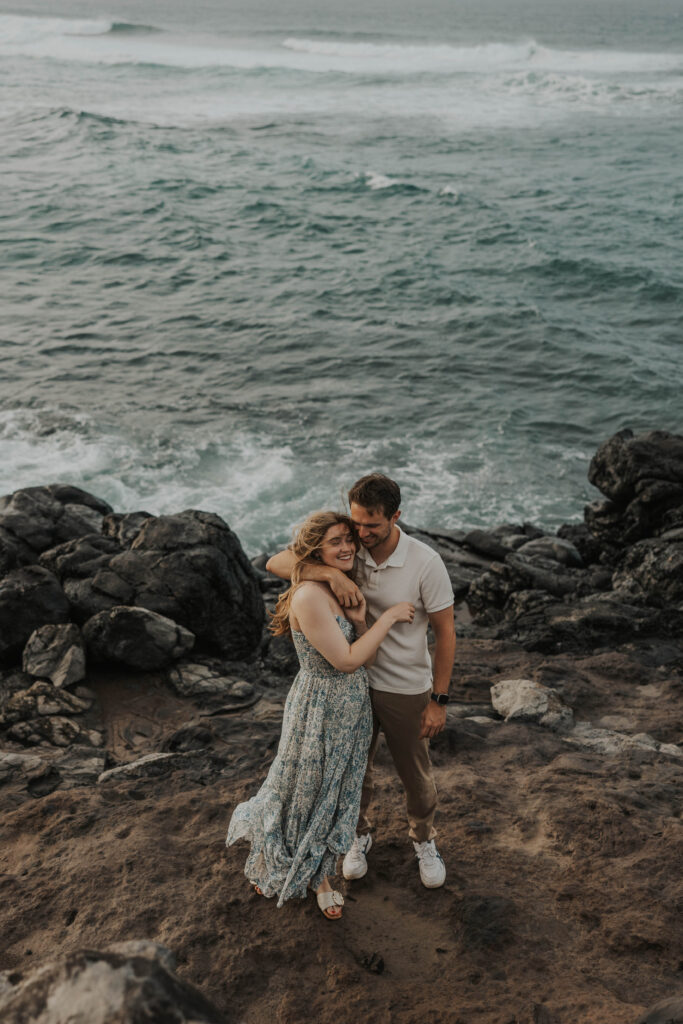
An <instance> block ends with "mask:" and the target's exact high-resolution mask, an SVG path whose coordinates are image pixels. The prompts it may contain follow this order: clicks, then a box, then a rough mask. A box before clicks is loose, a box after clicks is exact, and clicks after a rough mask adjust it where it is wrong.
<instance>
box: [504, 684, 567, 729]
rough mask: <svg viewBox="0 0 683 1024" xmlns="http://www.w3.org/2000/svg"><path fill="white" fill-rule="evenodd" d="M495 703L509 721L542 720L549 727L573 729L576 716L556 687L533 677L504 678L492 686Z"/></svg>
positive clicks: (541, 723)
mask: <svg viewBox="0 0 683 1024" xmlns="http://www.w3.org/2000/svg"><path fill="white" fill-rule="evenodd" d="M491 703H492V704H493V707H494V708H495V709H496V711H497V712H498V713H499V714H501V715H503V717H504V718H505V721H506V722H510V721H520V720H521V721H527V722H538V723H539V725H544V726H546V727H547V728H549V729H554V730H558V731H559V730H564V729H569V728H571V726H572V724H573V721H574V715H573V712H572V709H571V708H570V707H569V706H568V705H567V704H565V703H564V702H563V700H562V698H561V697H560V696H559V694H558V693H557V691H556V690H552V689H550V688H549V687H547V686H541V684H540V683H537V682H534V680H533V679H503V680H501V682H499V683H496V684H495V685H494V686H492V687H491Z"/></svg>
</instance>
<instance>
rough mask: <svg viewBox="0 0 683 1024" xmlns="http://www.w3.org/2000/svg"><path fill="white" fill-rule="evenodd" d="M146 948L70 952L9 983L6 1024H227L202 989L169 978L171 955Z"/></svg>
mask: <svg viewBox="0 0 683 1024" xmlns="http://www.w3.org/2000/svg"><path fill="white" fill-rule="evenodd" d="M137 945H138V946H139V945H141V944H137ZM145 945H146V946H148V947H149V948H148V949H146V950H140V951H139V952H137V951H136V946H135V945H133V946H132V948H131V949H130V950H127V948H126V947H127V946H128V944H117V945H116V947H114V949H118V950H119V951H118V952H114V951H113V950H112V951H109V952H103V953H100V952H95V951H91V950H84V951H79V952H76V953H69V954H68V955H67V956H66V957H65V958H64V959H63V960H59V961H57V962H56V963H50V964H47V965H46V966H44V967H41V968H39V969H38V970H36V971H34V972H32V973H31V974H30V975H29V976H28V977H27V978H25V979H22V980H17V981H16V982H15V984H11V983H10V986H9V987H7V988H5V991H4V993H3V995H2V996H0V1016H1V1017H2V1020H3V1022H4V1024H26V1022H27V1021H36V1022H38V1021H45V1022H46V1024H47V1022H48V1020H49V1022H50V1024H76V1022H78V1024H81V1022H83V1024H85V1022H86V1021H88V1022H95V1021H97V1022H98V1024H142V1022H143V1021H144V1022H145V1024H170V1022H171V1021H172V1022H173V1024H226V1020H225V1017H224V1016H223V1014H222V1013H220V1012H219V1011H218V1010H217V1009H216V1007H215V1006H213V1005H212V1004H211V1003H209V1001H208V1000H207V999H205V998H204V996H203V995H202V994H201V992H199V990H198V989H196V988H194V987H193V986H192V985H190V984H189V983H188V982H186V981H182V980H181V979H180V978H178V977H177V976H176V975H175V974H173V973H171V971H170V970H169V965H170V962H171V961H170V960H169V956H168V951H167V950H164V948H163V947H158V951H157V952H156V953H155V952H154V950H153V946H154V944H153V943H148V944H145ZM11 980H12V976H10V981H11Z"/></svg>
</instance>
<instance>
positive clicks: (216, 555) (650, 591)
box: [0, 431, 683, 1024]
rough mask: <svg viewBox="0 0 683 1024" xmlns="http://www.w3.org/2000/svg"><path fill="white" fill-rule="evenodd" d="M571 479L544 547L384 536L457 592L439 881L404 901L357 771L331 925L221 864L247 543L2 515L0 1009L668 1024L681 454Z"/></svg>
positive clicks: (29, 508) (677, 988)
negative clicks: (428, 563) (362, 867)
mask: <svg viewBox="0 0 683 1024" xmlns="http://www.w3.org/2000/svg"><path fill="white" fill-rule="evenodd" d="M589 479H590V481H591V482H592V483H593V484H594V485H595V486H596V487H598V488H599V489H600V491H601V492H602V494H603V495H604V500H602V501H599V502H596V503H594V504H592V505H590V506H588V507H587V508H586V510H585V516H584V523H583V524H580V525H576V524H571V525H565V526H563V527H561V528H560V529H559V530H558V531H557V533H556V534H552V535H551V534H547V533H544V532H543V531H541V530H540V529H538V528H537V527H535V526H534V525H532V524H529V523H523V524H503V525H500V526H496V527H493V528H492V529H490V530H472V531H461V530H455V529H452V530H446V529H444V530H442V531H434V530H430V531H425V530H420V529H418V528H414V527H406V529H408V531H409V532H411V533H413V534H414V535H415V536H417V537H419V538H420V539H422V540H424V541H425V542H426V543H428V544H430V545H431V546H433V547H434V548H436V549H437V550H438V551H439V553H440V554H441V556H442V557H443V559H444V561H445V563H446V566H447V568H448V571H449V575H450V578H451V582H452V585H453V591H454V597H455V602H456V618H457V621H458V627H459V628H458V636H459V650H458V655H457V657H456V670H455V673H454V678H453V684H452V691H451V692H452V695H453V697H454V703H453V704H452V705H451V706H450V707H449V713H448V725H447V729H446V730H445V732H444V734H442V736H441V737H439V738H438V740H437V741H436V742H435V743H434V744H433V760H434V764H435V771H436V776H437V784H438V786H439V790H440V793H441V815H440V821H439V828H440V847H441V849H442V852H444V855H445V858H446V862H447V865H448V867H449V875H448V880H447V883H446V886H445V888H444V890H442V891H441V892H440V893H439V894H435V893H430V892H427V891H426V890H422V889H421V887H420V885H419V881H418V880H417V874H416V871H415V869H414V864H413V863H412V861H411V856H412V851H411V850H410V849H409V846H408V844H407V843H406V839H405V826H404V823H403V811H402V807H401V798H400V792H399V788H398V784H397V782H396V780H395V777H394V775H393V771H392V768H391V765H390V762H389V760H388V756H387V754H386V752H383V753H381V755H380V777H381V779H380V787H379V789H380V802H379V820H378V832H377V841H376V847H375V850H373V863H372V867H371V871H370V872H369V874H368V876H367V877H366V879H364V880H363V881H362V882H361V883H354V886H353V887H352V888H349V889H348V893H347V895H348V897H349V898H348V903H347V912H346V913H345V915H344V921H343V922H342V923H341V924H340V926H339V927H334V928H330V927H329V925H328V924H327V923H326V922H324V921H318V920H317V916H316V912H315V910H314V908H313V907H312V906H311V907H308V906H307V905H304V906H302V905H297V906H289V905H288V906H286V907H285V908H283V909H282V910H281V911H275V909H274V908H273V907H272V906H271V905H270V904H268V903H267V902H266V901H259V900H258V898H256V897H254V896H253V894H251V893H250V891H249V890H248V888H247V887H246V886H245V885H244V880H243V876H242V874H241V872H242V861H243V851H241V850H239V849H237V848H235V849H231V850H230V851H225V850H224V849H223V847H222V843H223V838H224V833H225V830H226V826H227V822H228V820H229V816H230V812H231V809H232V807H233V806H234V805H235V803H237V802H238V801H239V800H240V799H242V798H243V797H244V796H245V795H248V794H249V793H250V792H253V790H254V788H255V786H256V785H257V784H258V782H259V781H260V779H261V778H262V776H263V774H264V772H265V770H266V769H267V766H268V764H269V763H270V760H271V759H272V757H273V755H274V752H275V749H276V747H277V740H278V736H279V726H280V719H281V714H282V707H283V703H284V699H285V697H286V693H287V689H288V686H289V684H290V682H291V679H292V677H293V674H294V672H295V671H296V658H295V656H294V653H293V649H292V647H291V645H290V644H289V643H288V642H287V641H286V640H282V639H273V638H271V637H270V635H269V633H268V631H267V626H266V613H267V611H268V610H269V609H271V608H272V607H273V604H274V602H275V600H276V598H277V594H278V592H279V591H280V589H281V588H282V583H281V581H279V580H277V579H275V578H274V577H272V576H270V575H269V574H268V573H267V572H266V571H265V568H264V566H265V562H266V561H267V557H268V555H267V554H263V555H260V556H258V557H257V558H255V559H252V560H251V561H250V560H249V559H248V558H247V557H246V555H245V553H244V551H243V550H242V547H241V545H240V542H239V539H238V538H237V537H236V536H235V534H234V533H233V532H232V531H231V530H230V528H229V527H228V526H227V524H226V523H225V522H223V520H221V519H220V517H218V516H216V515H212V514H209V513H205V512H200V511H196V510H191V511H185V512H181V513H179V514H177V515H170V516H158V517H155V516H151V515H149V514H148V513H146V512H134V513H128V514H120V513H117V512H115V511H114V510H113V509H112V508H111V507H110V506H109V505H107V504H106V503H105V502H102V501H101V500H100V499H98V498H97V497H95V496H93V495H90V494H87V493H86V492H84V491H82V490H80V489H78V488H75V487H72V486H68V485H64V484H52V485H49V486H44V487H34V488H28V489H24V490H22V491H16V492H15V493H14V494H11V495H7V496H6V497H4V498H0V800H1V801H2V807H3V817H2V825H1V826H0V829H1V831H0V835H1V841H2V848H3V855H4V856H3V860H4V862H5V865H6V866H3V868H2V874H0V884H1V885H2V891H3V895H4V899H3V900H2V905H1V906H0V934H2V936H3V939H2V941H1V942H0V972H1V973H0V1017H1V1018H2V1020H3V1021H7V1022H8V1024H19V1022H20V1021H22V1022H23V1021H26V1020H37V1021H40V1020H44V1021H45V1022H46V1024H47V1022H48V1021H50V1022H51V1024H59V1022H61V1021H64V1022H65V1024H66V1021H67V1020H69V1021H70V1022H72V1024H73V1022H74V1021H81V1020H82V1021H83V1022H84V1024H85V1022H86V1021H88V1022H93V1021H95V1020H102V1021H110V1020H111V1021H114V1020H116V1021H122V1022H125V1021H131V1022H132V1021H137V1020H142V1019H144V1020H146V1021H150V1022H159V1024H162V1022H166V1021H170V1020H177V1021H184V1020H187V1021H188V1022H189V1021H204V1020H206V1021H225V1022H235V1024H237V1022H244V1024H252V1022H254V1024H255V1022H260V1021H262V1020H263V1019H265V1018H266V1017H269V1018H271V1019H273V1020H276V1021H281V1022H283V1024H298V1022H299V1021H304V1020H315V1021H320V1022H327V1021H330V1022H332V1021H335V1022H339V1021H346V1020H351V1019H354V1020H356V1019H362V1020H364V1021H372V1022H374V1021H376V1022H378V1024H385V1022H387V1024H388V1022H392V1024H393V1022H399V1024H412V1022H413V1021H415V1020H428V1021H434V1022H441V1021H443V1022H446V1021H448V1022H449V1024H451V1022H452V1024H456V1022H458V1021H459V1022H460V1024H474V1022H475V1021H476V1022H477V1024H489V1022H490V1024H538V1022H542V1024H567V1022H570V1021H571V1022H581V1024H593V1022H595V1024H636V1022H637V1021H638V1022H642V1024H646V1022H647V1024H658V1022H659V1024H665V1022H674V1024H678V1022H683V926H682V924H681V919H682V916H683V915H681V910H682V909H683V893H682V891H681V883H680V877H681V871H680V867H681V863H683V839H682V831H681V818H680V815H681V778H682V775H683V711H682V706H681V695H682V693H683V437H680V436H677V435H672V434H669V433H666V432H664V431H653V432H651V433H648V434H644V435H640V436H638V437H634V436H633V435H632V434H631V432H630V431H621V432H619V433H618V434H616V435H615V436H614V437H612V438H611V439H610V440H608V441H607V442H605V444H603V445H601V447H600V448H599V449H598V451H597V452H596V454H595V456H594V458H593V460H592V462H591V464H590V467H589ZM164 947H168V948H164ZM169 950H171V951H172V952H169ZM95 978H97V979H99V980H98V981H97V985H99V986H100V988H99V989H98V991H99V993H100V994H99V996H98V1000H99V1001H98V1003H97V1007H96V1008H94V1004H93V1003H92V997H91V996H87V993H92V991H93V985H94V984H95V982H94V981H93V979H95ZM195 986H196V987H195ZM198 990H200V991H198ZM200 993H203V995H202V994H200ZM88 999H91V1001H90V1002H88ZM117 1000H118V1002H117ZM48 1004H49V1007H50V1009H49V1013H48V1009H46V1007H48ZM81 1006H82V1007H83V1008H82V1009H80V1007H81ZM171 1006H172V1007H173V1008H174V1009H173V1016H170V1012H171V1011H170V1010H169V1007H171ZM74 1007H77V1008H78V1009H77V1011H74V1010H73V1008H74ZM73 1012H77V1013H79V1014H81V1015H80V1016H73ZM50 1014H51V1015H50ZM69 1014H71V1016H69ZM97 1014H99V1016H98V1015H97Z"/></svg>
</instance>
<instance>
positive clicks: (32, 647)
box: [22, 623, 85, 686]
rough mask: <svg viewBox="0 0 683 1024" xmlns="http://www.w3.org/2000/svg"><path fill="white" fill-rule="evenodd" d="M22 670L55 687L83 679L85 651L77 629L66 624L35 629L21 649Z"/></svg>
mask: <svg viewBox="0 0 683 1024" xmlns="http://www.w3.org/2000/svg"><path fill="white" fill-rule="evenodd" d="M22 667H23V669H24V672H28V673H29V674H30V675H32V676H37V677H38V678H39V679H50V680H51V681H52V682H53V683H54V685H55V686H71V685H73V684H74V683H79V682H80V681H81V680H82V679H84V678H85V648H84V647H83V640H82V638H81V631H80V630H79V628H78V626H75V625H74V624H73V623H69V624H68V625H59V626H41V627H40V629H36V630H35V632H33V633H31V636H30V637H29V639H28V643H27V644H26V647H25V648H24V653H23V657H22Z"/></svg>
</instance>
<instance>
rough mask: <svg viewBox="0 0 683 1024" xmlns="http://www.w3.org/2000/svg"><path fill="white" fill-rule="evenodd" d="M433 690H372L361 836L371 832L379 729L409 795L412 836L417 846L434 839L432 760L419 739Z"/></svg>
mask: <svg viewBox="0 0 683 1024" xmlns="http://www.w3.org/2000/svg"><path fill="white" fill-rule="evenodd" d="M430 693H431V690H426V691H425V692H424V693H408V694H406V693H385V692H384V691H383V690H370V699H371V701H372V717H373V730H372V741H371V743H370V752H369V754H368V767H367V770H366V772H365V779H364V780H363V793H362V796H361V802H360V817H359V819H358V832H359V834H364V833H365V832H369V831H370V829H371V828H372V825H371V822H370V820H369V818H368V807H369V805H370V800H371V799H372V790H373V782H372V765H373V761H374V759H375V753H376V751H377V745H378V743H379V732H380V729H381V730H382V732H383V733H384V737H385V739H386V741H387V746H388V747H389V752H390V754H391V757H392V760H393V762H394V765H395V766H396V771H397V772H398V774H399V778H400V779H401V782H402V783H403V788H404V789H405V791H406V810H407V811H408V824H409V826H410V836H411V837H412V838H413V839H414V840H415V842H417V843H423V842H425V840H427V839H433V838H434V836H435V835H436V831H435V830H434V825H433V822H434V814H435V812H436V784H435V783H434V777H433V775H432V763H431V761H430V760H429V740H427V739H422V740H421V739H419V735H420V719H421V716H422V712H423V711H424V709H425V707H426V706H427V704H428V703H429V700H430Z"/></svg>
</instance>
